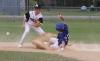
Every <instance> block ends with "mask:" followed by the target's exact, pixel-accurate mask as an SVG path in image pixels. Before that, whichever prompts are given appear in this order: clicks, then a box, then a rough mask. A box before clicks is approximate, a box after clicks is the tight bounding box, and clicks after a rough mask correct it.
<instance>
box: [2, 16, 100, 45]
mask: <svg viewBox="0 0 100 61" xmlns="http://www.w3.org/2000/svg"><path fill="white" fill-rule="evenodd" d="M57 22H59V20H58V19H45V21H44V24H43V25H42V27H43V29H44V30H45V31H47V32H53V33H56V30H55V24H56V23H57ZM65 23H67V24H68V25H69V34H70V37H71V38H70V40H71V41H72V42H78V43H80V42H83V43H100V37H99V36H100V27H99V26H100V21H99V20H95V19H87V20H86V19H84V20H82V19H78V20H73V19H66V21H65ZM23 30H24V29H23V27H22V21H21V19H16V18H14V19H0V41H1V42H4V41H5V42H7V41H8V42H15V41H19V40H20V37H21V35H22V32H23ZM6 32H10V33H11V34H10V35H9V36H7V35H6ZM36 36H37V33H36V32H34V31H33V30H31V32H30V34H28V37H26V39H25V40H26V41H27V42H28V41H31V40H32V39H33V38H34V37H36Z"/></svg>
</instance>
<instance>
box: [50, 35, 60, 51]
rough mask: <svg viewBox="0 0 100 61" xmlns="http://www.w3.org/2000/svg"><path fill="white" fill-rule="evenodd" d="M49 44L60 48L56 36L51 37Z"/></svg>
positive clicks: (51, 46)
mask: <svg viewBox="0 0 100 61" xmlns="http://www.w3.org/2000/svg"><path fill="white" fill-rule="evenodd" d="M49 44H50V48H53V49H58V48H59V46H58V39H57V38H54V37H52V38H50V40H49Z"/></svg>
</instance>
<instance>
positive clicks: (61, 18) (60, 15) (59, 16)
mask: <svg viewBox="0 0 100 61" xmlns="http://www.w3.org/2000/svg"><path fill="white" fill-rule="evenodd" d="M58 18H59V19H60V20H62V21H64V17H63V16H62V14H61V13H59V14H58Z"/></svg>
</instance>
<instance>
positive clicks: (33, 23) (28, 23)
mask: <svg viewBox="0 0 100 61" xmlns="http://www.w3.org/2000/svg"><path fill="white" fill-rule="evenodd" d="M41 23H43V15H42V13H41V9H40V6H39V5H35V6H34V10H33V11H29V12H27V13H25V19H24V21H23V24H24V27H25V30H24V32H23V34H22V37H21V40H20V41H19V44H18V47H22V46H23V43H24V38H25V36H26V35H27V34H28V33H29V31H30V28H33V29H34V30H35V31H36V32H37V33H38V34H39V35H43V34H45V31H44V30H43V29H42V28H41V27H40V26H41Z"/></svg>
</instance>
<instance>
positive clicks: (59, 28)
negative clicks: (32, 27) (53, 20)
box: [56, 23, 65, 31]
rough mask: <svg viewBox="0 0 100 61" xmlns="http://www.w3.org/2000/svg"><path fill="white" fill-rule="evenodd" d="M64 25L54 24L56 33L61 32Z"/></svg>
mask: <svg viewBox="0 0 100 61" xmlns="http://www.w3.org/2000/svg"><path fill="white" fill-rule="evenodd" d="M64 26H65V25H64V23H57V24H56V30H57V31H61V30H64Z"/></svg>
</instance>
